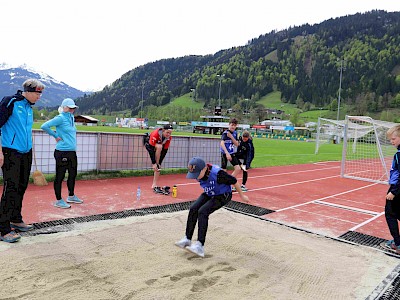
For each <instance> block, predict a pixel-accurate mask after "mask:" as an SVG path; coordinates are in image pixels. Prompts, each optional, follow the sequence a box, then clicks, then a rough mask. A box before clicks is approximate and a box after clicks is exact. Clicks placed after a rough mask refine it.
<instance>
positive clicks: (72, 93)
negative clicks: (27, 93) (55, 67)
mask: <svg viewBox="0 0 400 300" xmlns="http://www.w3.org/2000/svg"><path fill="white" fill-rule="evenodd" d="M28 78H35V79H38V80H40V81H41V82H43V84H44V85H45V86H46V92H45V93H43V95H42V97H41V99H40V101H39V102H38V103H37V106H38V107H58V106H59V105H60V103H61V101H62V100H63V99H65V98H72V99H76V98H78V97H82V96H84V95H85V92H83V91H80V90H78V89H76V88H73V87H71V86H69V85H68V84H66V83H64V82H62V81H58V80H56V79H54V78H53V77H51V76H49V75H47V74H45V73H43V72H38V71H36V70H34V69H32V68H29V67H28V66H27V65H22V66H18V67H11V66H9V65H7V64H6V63H2V64H0V82H1V84H0V95H1V97H4V96H10V95H14V94H15V93H16V92H17V90H21V89H22V83H23V82H24V81H25V80H26V79H28Z"/></svg>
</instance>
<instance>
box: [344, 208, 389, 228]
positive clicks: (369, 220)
mask: <svg viewBox="0 0 400 300" xmlns="http://www.w3.org/2000/svg"><path fill="white" fill-rule="evenodd" d="M384 214H385V212H384V211H383V212H381V213H380V214H377V215H376V216H375V217H373V218H371V219H368V220H366V221H364V222H362V223H360V224H358V225H356V226H354V227H353V228H350V229H349V231H355V230H356V229H358V228H360V227H362V226H364V225H366V224H368V223H371V222H372V221H374V220H376V219H378V218H379V217H380V216H382V215H384Z"/></svg>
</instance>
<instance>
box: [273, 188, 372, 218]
mask: <svg viewBox="0 0 400 300" xmlns="http://www.w3.org/2000/svg"><path fill="white" fill-rule="evenodd" d="M377 184H378V183H372V184H369V185H365V186H362V187H359V188H356V189H352V190H348V191H345V192H341V193H337V194H333V195H329V196H326V197H322V198H319V199H314V200H311V201H308V202H304V203H300V204H297V205H293V206H288V207H285V208H282V209H278V210H276V211H275V212H279V211H284V210H288V209H292V208H295V207H299V206H303V205H307V204H310V203H314V202H315V201H321V200H324V199H330V198H334V197H337V196H340V195H345V194H348V193H352V192H354V191H359V190H362V189H365V188H369V187H371V186H374V185H377Z"/></svg>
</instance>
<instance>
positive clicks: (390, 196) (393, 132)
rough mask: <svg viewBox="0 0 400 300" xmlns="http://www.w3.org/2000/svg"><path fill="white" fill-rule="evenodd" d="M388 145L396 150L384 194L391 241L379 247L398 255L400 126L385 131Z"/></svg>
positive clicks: (399, 243)
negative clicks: (388, 141) (387, 187)
mask: <svg viewBox="0 0 400 300" xmlns="http://www.w3.org/2000/svg"><path fill="white" fill-rule="evenodd" d="M386 134H387V137H388V139H389V140H390V143H391V144H392V145H393V146H394V147H395V148H396V149H397V151H396V153H395V154H394V156H393V161H392V166H391V168H390V178H389V190H388V191H387V194H386V204H385V219H386V223H387V225H388V228H389V231H390V235H391V236H392V237H393V239H392V240H389V241H386V242H382V243H381V244H380V246H381V247H383V248H385V249H388V250H390V251H392V252H395V253H397V254H400V233H399V223H398V220H400V125H396V126H393V127H391V128H390V129H389V130H388V131H387V133H386Z"/></svg>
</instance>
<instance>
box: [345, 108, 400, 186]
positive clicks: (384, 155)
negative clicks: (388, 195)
mask: <svg viewBox="0 0 400 300" xmlns="http://www.w3.org/2000/svg"><path fill="white" fill-rule="evenodd" d="M344 125H345V126H344V135H343V152H342V163H341V176H342V177H345V178H352V179H357V180H364V181H370V182H376V183H384V184H387V183H388V180H389V172H390V167H391V164H392V159H393V155H394V154H395V153H396V149H395V148H394V147H393V146H392V145H391V143H390V141H389V140H388V139H387V136H386V132H387V131H388V129H389V128H391V127H393V126H395V125H397V124H396V123H392V122H385V121H379V120H374V119H372V118H371V117H368V116H346V119H345V124H344Z"/></svg>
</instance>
